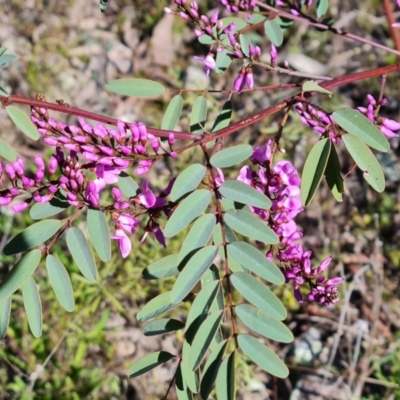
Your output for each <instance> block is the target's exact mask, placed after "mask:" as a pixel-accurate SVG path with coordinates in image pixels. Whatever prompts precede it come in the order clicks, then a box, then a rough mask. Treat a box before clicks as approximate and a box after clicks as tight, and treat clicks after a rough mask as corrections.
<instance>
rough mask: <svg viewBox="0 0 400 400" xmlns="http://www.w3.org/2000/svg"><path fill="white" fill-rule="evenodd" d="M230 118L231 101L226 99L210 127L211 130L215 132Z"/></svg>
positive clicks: (227, 123) (226, 124) (224, 126)
mask: <svg viewBox="0 0 400 400" xmlns="http://www.w3.org/2000/svg"><path fill="white" fill-rule="evenodd" d="M231 118H232V102H231V101H230V100H228V101H226V102H225V103H224V105H223V106H222V108H221V111H220V112H219V114H218V117H217V119H216V120H215V122H214V125H213V127H212V129H211V132H217V131H219V130H220V129H223V128H226V127H227V126H228V125H229V124H230V122H231Z"/></svg>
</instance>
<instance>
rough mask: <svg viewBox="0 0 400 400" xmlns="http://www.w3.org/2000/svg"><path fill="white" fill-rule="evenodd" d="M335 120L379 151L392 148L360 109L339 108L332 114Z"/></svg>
mask: <svg viewBox="0 0 400 400" xmlns="http://www.w3.org/2000/svg"><path fill="white" fill-rule="evenodd" d="M332 118H333V120H334V121H335V122H336V123H337V124H338V125H339V126H340V127H341V128H342V129H344V130H345V131H347V132H349V133H351V134H352V135H354V136H357V137H358V138H359V139H361V140H362V141H363V142H364V143H365V144H366V145H368V146H370V147H372V148H373V149H376V150H378V151H383V152H386V151H388V150H389V149H390V144H389V141H388V140H387V139H386V137H385V136H384V134H383V133H382V132H381V131H380V130H379V129H378V128H377V127H376V126H375V125H374V124H373V123H372V122H371V121H370V120H369V119H368V118H367V117H366V116H365V115H363V114H361V113H360V111H357V110H353V109H352V108H339V110H336V111H335V112H334V113H333V114H332Z"/></svg>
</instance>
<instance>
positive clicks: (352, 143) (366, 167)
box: [342, 135, 385, 193]
mask: <svg viewBox="0 0 400 400" xmlns="http://www.w3.org/2000/svg"><path fill="white" fill-rule="evenodd" d="M342 139H343V142H344V144H345V146H346V148H347V150H348V152H349V153H350V155H351V157H352V158H353V160H354V162H355V163H356V164H357V166H358V168H360V169H361V171H363V176H364V179H365V180H366V181H367V182H368V183H369V184H370V185H371V186H372V187H373V188H374V189H375V190H376V191H377V192H379V193H381V192H383V191H384V190H385V177H384V175H383V171H382V168H381V166H380V164H379V162H378V160H377V159H376V157H375V156H374V155H373V154H372V151H371V150H370V149H369V147H368V146H367V145H365V144H364V143H363V142H362V140H361V139H359V138H358V137H356V136H353V135H343V136H342Z"/></svg>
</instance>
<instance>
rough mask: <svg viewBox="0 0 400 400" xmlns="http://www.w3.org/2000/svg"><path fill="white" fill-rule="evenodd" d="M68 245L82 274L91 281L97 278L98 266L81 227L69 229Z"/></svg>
mask: <svg viewBox="0 0 400 400" xmlns="http://www.w3.org/2000/svg"><path fill="white" fill-rule="evenodd" d="M67 246H68V249H69V251H70V253H71V255H72V258H73V259H74V261H75V264H76V265H77V266H78V268H79V270H80V271H81V273H82V275H83V276H84V277H85V278H86V279H88V280H89V281H91V282H95V281H96V280H97V268H96V263H95V261H94V257H93V254H92V252H91V250H90V248H89V245H88V242H87V241H86V238H85V236H84V234H83V233H82V231H81V230H80V229H79V228H75V227H71V228H69V229H68V231H67Z"/></svg>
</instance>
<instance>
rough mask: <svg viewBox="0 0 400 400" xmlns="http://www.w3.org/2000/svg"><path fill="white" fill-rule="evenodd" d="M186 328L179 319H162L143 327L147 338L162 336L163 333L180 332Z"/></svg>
mask: <svg viewBox="0 0 400 400" xmlns="http://www.w3.org/2000/svg"><path fill="white" fill-rule="evenodd" d="M184 326H185V324H184V323H183V322H181V321H178V320H177V319H172V318H160V319H155V320H154V321H150V322H148V323H147V324H146V325H145V326H144V327H143V334H144V335H145V336H155V335H162V334H163V333H167V332H173V331H178V330H179V329H182V328H183V327H184Z"/></svg>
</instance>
